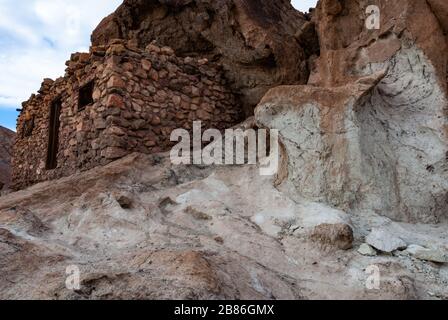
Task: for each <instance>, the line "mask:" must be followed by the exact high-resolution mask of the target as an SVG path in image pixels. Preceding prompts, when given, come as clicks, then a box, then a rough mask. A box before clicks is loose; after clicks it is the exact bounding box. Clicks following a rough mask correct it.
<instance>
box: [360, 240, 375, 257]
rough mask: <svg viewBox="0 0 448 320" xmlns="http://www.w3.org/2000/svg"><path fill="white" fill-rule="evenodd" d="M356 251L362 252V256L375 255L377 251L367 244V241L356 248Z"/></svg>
mask: <svg viewBox="0 0 448 320" xmlns="http://www.w3.org/2000/svg"><path fill="white" fill-rule="evenodd" d="M358 253H360V254H362V255H363V256H369V257H373V256H376V255H377V252H376V250H375V249H374V248H372V247H371V246H369V245H368V244H367V243H363V244H362V245H360V246H359V248H358Z"/></svg>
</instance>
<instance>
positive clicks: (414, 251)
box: [406, 244, 448, 263]
mask: <svg viewBox="0 0 448 320" xmlns="http://www.w3.org/2000/svg"><path fill="white" fill-rule="evenodd" d="M406 251H407V252H409V253H410V254H411V255H412V256H413V257H415V258H417V259H420V260H427V261H432V262H438V263H448V248H445V249H442V248H438V249H433V248H424V247H422V246H419V245H416V244H413V245H410V246H408V247H407V249H406Z"/></svg>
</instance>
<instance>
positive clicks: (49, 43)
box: [0, 0, 316, 129]
mask: <svg viewBox="0 0 448 320" xmlns="http://www.w3.org/2000/svg"><path fill="white" fill-rule="evenodd" d="M121 2H122V0H76V1H73V0H20V1H18V0H0V125H2V126H4V127H7V128H10V129H15V122H16V117H17V112H16V111H15V109H16V108H20V104H21V102H22V101H25V100H27V99H28V98H29V96H30V94H31V93H32V92H36V90H38V89H39V87H40V83H41V82H42V79H43V78H53V79H55V78H57V77H59V76H62V75H63V74H64V69H65V64H64V63H65V61H66V60H68V58H69V57H70V54H71V53H72V52H77V51H88V48H89V43H90V34H91V32H92V30H93V29H94V28H95V27H96V26H97V24H98V23H99V22H100V21H101V19H102V18H103V17H105V16H106V15H108V14H109V13H111V12H113V11H114V9H115V8H116V7H117V6H118V5H119V4H120V3H121ZM292 2H293V5H294V6H295V7H296V8H297V9H300V10H302V11H307V10H308V9H309V8H310V7H313V6H314V5H315V3H316V0H293V1H292Z"/></svg>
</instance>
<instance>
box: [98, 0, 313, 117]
mask: <svg viewBox="0 0 448 320" xmlns="http://www.w3.org/2000/svg"><path fill="white" fill-rule="evenodd" d="M307 20H308V18H307V17H306V16H305V15H304V14H302V13H300V12H298V11H296V10H295V9H294V8H293V7H292V6H291V4H290V1H288V0H280V1H275V2H272V1H270V0H262V1H260V0H220V1H208V0H182V1H178V0H150V1H148V0H126V1H124V3H123V4H122V5H121V6H120V7H119V8H118V9H117V10H116V12H115V13H113V14H112V15H110V16H109V17H107V18H105V19H104V20H103V21H102V22H101V23H100V25H99V26H98V27H97V28H96V30H95V31H94V32H93V34H92V43H93V45H104V44H107V43H108V42H109V41H110V40H112V39H114V38H122V39H123V38H124V39H133V40H135V41H136V43H138V45H139V46H140V47H143V48H144V47H145V46H147V45H148V44H150V43H151V42H152V41H156V42H157V43H158V44H160V45H165V46H169V47H172V48H173V49H174V50H175V52H176V54H177V55H180V56H182V55H189V56H191V55H197V56H200V57H206V58H208V59H209V60H210V61H215V62H219V63H220V64H222V65H223V66H224V68H225V70H226V75H227V79H228V80H229V81H230V82H231V83H232V84H233V89H234V91H235V92H238V93H240V94H241V95H242V100H243V103H244V105H245V108H246V111H247V113H252V112H253V108H254V107H255V105H256V104H257V103H258V102H259V101H260V99H261V97H262V96H263V94H264V93H265V92H266V91H267V90H268V89H269V88H271V87H273V86H275V85H279V84H293V83H301V84H304V83H306V82H307V80H308V75H309V72H308V67H307V62H306V60H307V57H308V56H309V55H310V54H312V53H315V52H314V51H316V50H318V45H317V37H316V35H315V32H314V25H312V24H309V23H308V21H307ZM307 23H308V24H307ZM309 51H311V52H309Z"/></svg>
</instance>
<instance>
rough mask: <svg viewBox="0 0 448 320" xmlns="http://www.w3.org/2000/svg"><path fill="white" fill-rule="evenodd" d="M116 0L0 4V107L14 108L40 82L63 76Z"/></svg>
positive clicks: (10, 1)
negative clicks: (73, 53)
mask: <svg viewBox="0 0 448 320" xmlns="http://www.w3.org/2000/svg"><path fill="white" fill-rule="evenodd" d="M121 2H122V0H77V1H71V0H28V1H17V0H0V70H1V72H0V108H1V107H12V108H16V107H18V106H19V105H20V103H21V102H22V101H25V100H27V99H28V98H29V96H30V94H31V93H32V92H36V91H37V90H38V89H39V87H40V84H41V82H42V79H44V78H53V79H54V78H57V77H59V76H62V75H63V74H64V69H65V61H66V60H68V59H69V57H70V54H71V53H72V52H76V51H81V50H82V51H86V50H88V47H89V45H90V34H91V32H92V30H93V29H94V28H95V27H96V25H98V23H99V22H100V21H101V19H102V18H104V17H105V16H106V15H108V14H109V13H111V12H112V11H113V10H114V9H115V8H116V7H118V5H119V4H121Z"/></svg>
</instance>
